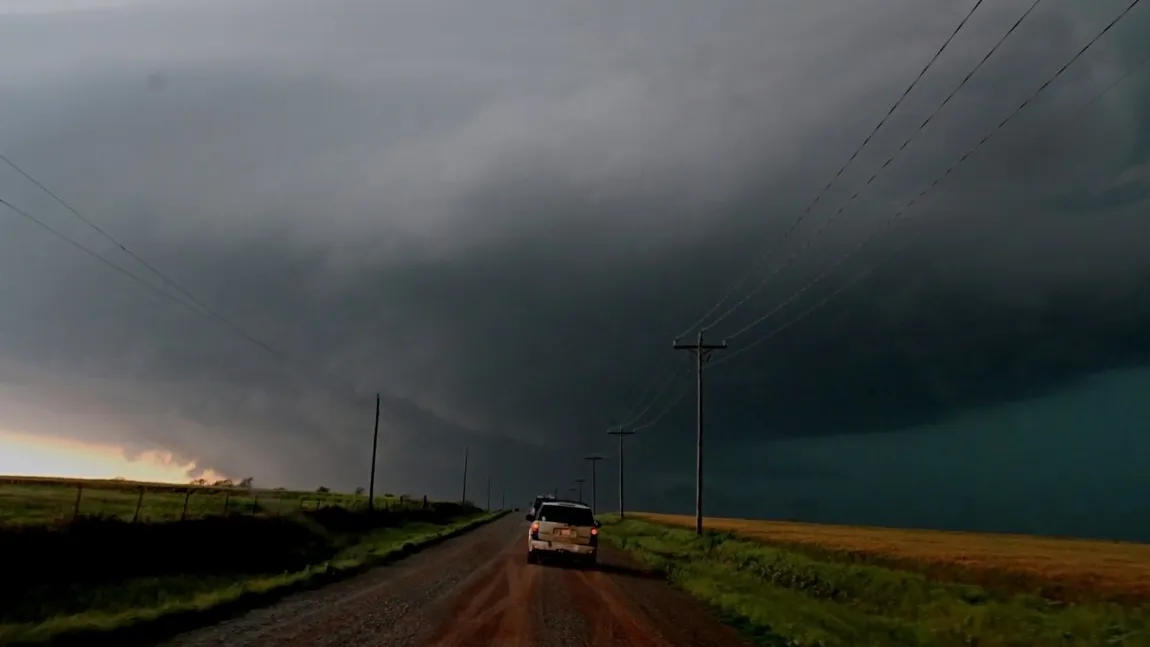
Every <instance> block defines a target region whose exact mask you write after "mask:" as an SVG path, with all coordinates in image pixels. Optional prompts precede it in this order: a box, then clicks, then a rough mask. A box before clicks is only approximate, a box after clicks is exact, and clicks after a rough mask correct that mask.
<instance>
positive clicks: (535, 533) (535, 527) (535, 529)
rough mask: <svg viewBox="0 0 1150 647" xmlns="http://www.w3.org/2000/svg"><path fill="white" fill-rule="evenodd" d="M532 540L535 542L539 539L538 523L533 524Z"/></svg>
mask: <svg viewBox="0 0 1150 647" xmlns="http://www.w3.org/2000/svg"><path fill="white" fill-rule="evenodd" d="M531 538H532V539H534V540H538V539H539V522H538V521H536V522H534V523H532V524H531Z"/></svg>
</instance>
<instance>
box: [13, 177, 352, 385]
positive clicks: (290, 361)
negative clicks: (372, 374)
mask: <svg viewBox="0 0 1150 647" xmlns="http://www.w3.org/2000/svg"><path fill="white" fill-rule="evenodd" d="M0 205H3V206H4V207H7V208H8V210H10V211H11V212H12V213H15V214H16V215H18V216H20V217H22V218H24V219H25V220H27V221H29V222H31V223H33V224H35V225H36V226H37V227H39V228H41V229H43V230H44V231H46V232H48V233H49V234H51V235H53V236H55V237H56V238H58V239H60V240H62V241H64V242H66V243H68V244H69V245H71V246H72V247H73V248H75V249H77V250H79V251H81V252H83V253H84V254H86V255H88V256H90V257H92V258H93V259H95V260H97V261H99V262H100V263H101V264H103V265H104V266H106V267H108V268H109V269H111V270H113V271H115V272H118V273H120V274H122V275H124V276H126V277H128V278H129V279H131V280H132V281H134V282H135V283H137V284H138V285H140V286H142V287H144V288H146V289H148V290H150V291H151V292H153V293H155V294H156V295H158V296H160V297H163V298H165V299H168V300H169V301H171V302H173V303H175V304H177V305H179V306H182V307H184V308H187V309H188V310H189V311H191V312H193V313H195V314H197V315H199V316H201V317H205V318H208V319H212V320H214V321H217V322H222V323H224V324H225V325H226V326H228V329H229V330H231V332H233V333H234V334H236V335H237V336H239V337H240V338H242V339H244V340H245V341H247V342H249V343H251V344H254V345H255V346H257V347H259V348H261V349H262V350H264V351H265V352H267V353H269V354H271V355H272V356H274V357H275V358H276V359H278V360H280V361H281V362H283V363H285V364H286V365H288V366H289V367H291V368H292V369H294V370H296V371H298V372H299V373H300V374H301V375H303V376H304V377H306V378H308V379H311V380H313V381H317V382H320V383H322V385H323V386H324V388H326V389H328V390H330V391H333V393H340V394H341V395H346V394H347V393H351V394H354V393H355V389H351V388H349V387H348V386H346V385H334V384H331V383H326V382H325V380H330V379H331V378H330V377H327V376H324V377H317V375H316V374H314V372H313V371H311V370H309V369H307V368H306V367H304V366H303V365H302V364H301V363H299V362H298V361H296V360H294V359H292V358H291V357H289V356H288V355H286V354H284V353H282V352H280V351H279V350H276V349H275V348H273V347H272V346H270V345H268V344H267V343H265V342H263V341H261V340H259V339H257V338H255V337H253V336H252V335H250V334H248V333H247V332H246V331H244V330H243V329H242V328H240V327H239V326H236V325H235V324H232V323H231V322H230V321H228V320H227V319H225V318H222V317H219V316H215V315H213V314H211V313H210V312H208V311H204V310H201V309H199V308H197V307H195V305H193V304H192V303H188V302H187V301H184V300H183V299H180V298H177V297H176V296H175V295H173V294H172V293H171V292H168V291H166V290H164V289H163V288H160V287H158V286H156V285H155V284H153V283H150V282H148V281H145V280H144V279H142V278H141V277H140V276H139V275H137V274H135V273H133V272H131V271H130V270H128V269H126V268H124V267H123V266H121V265H117V264H116V263H114V262H112V261H111V260H109V259H107V258H105V257H103V256H101V255H100V254H99V253H97V252H95V251H93V250H92V249H90V248H88V247H86V246H84V245H83V244H81V243H79V242H77V241H76V240H74V239H72V238H69V237H68V236H67V235H65V234H64V233H63V232H61V231H60V230H58V229H55V228H54V227H52V226H51V225H49V224H47V223H45V222H44V221H43V220H41V219H39V218H37V217H36V216H34V215H32V214H31V213H29V212H27V211H25V210H24V209H21V208H20V207H17V206H16V205H14V204H12V203H11V202H9V201H8V200H6V199H4V198H0ZM350 401H352V402H355V403H356V404H361V402H360V399H359V398H358V397H354V398H351V400H350Z"/></svg>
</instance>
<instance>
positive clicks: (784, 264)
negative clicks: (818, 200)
mask: <svg viewBox="0 0 1150 647" xmlns="http://www.w3.org/2000/svg"><path fill="white" fill-rule="evenodd" d="M1041 2H1042V0H1034V2H1032V3H1031V5H1030V7H1029V8H1027V10H1026V11H1025V12H1024V13H1023V14H1022V15H1021V16H1020V17H1019V18H1018V20H1016V21H1015V22H1014V24H1013V25H1011V27H1010V29H1008V30H1007V31H1006V33H1005V34H1003V35H1002V37H1001V38H1000V39H999V40H998V42H997V43H995V44H994V46H993V47H991V48H990V50H989V51H988V52H987V53H986V55H985V56H983V57H982V60H980V61H979V62H978V64H977V65H975V66H974V67H973V68H972V69H971V70H970V71H969V72H967V74H966V76H965V77H963V79H962V81H960V82H959V83H958V85H956V86H955V87H954V89H953V90H951V91H950V94H948V95H946V97H945V98H944V99H943V100H942V102H941V103H939V104H938V106H937V107H935V109H934V110H933V111H932V112H931V113H930V114H929V115H927V117H926V119H924V120H923V121H922V123H921V124H919V126H918V128H916V129H915V130H914V131H913V132H912V133H911V134H910V136H909V137H907V138H906V140H905V141H903V143H902V145H901V146H899V147H898V148H897V149H896V150H895V151H894V153H892V154H891V155H890V157H888V158H887V159H886V161H885V162H883V164H882V166H880V167H879V168H878V170H876V171H875V172H874V173H873V174H871V176H870V178H869V179H868V180H867V181H866V183H865V184H863V185H862V186H861V187H859V189H858V190H856V191H855V192H854V194H852V195H851V197H850V198H848V199H847V201H846V202H844V203H843V204H842V205H841V206H840V207H839V208H838V210H837V211H835V212H834V214H832V215H831V217H830V218H828V219H827V220H825V221H824V222H823V223H822V224H821V225H820V226H819V227H818V229H816V230H815V231H814V232H813V233H812V234H811V235H810V236H809V237H808V238H807V239H806V240H805V241H804V242H803V244H802V245H801V246H800V247H799V248H798V249H797V250H795V251H794V252H792V253H791V254H790V255H789V256H788V257H787V258H786V259H784V260H783V262H782V263H781V264H780V265H778V266H777V267H776V268H775V269H774V271H772V272H771V273H770V274H768V275H767V276H766V277H764V278H763V279H762V280H761V281H760V282H759V283H758V284H757V285H756V286H755V287H754V288H752V289H751V291H750V292H748V293H747V294H746V295H744V296H743V297H742V298H741V299H739V300H738V301H737V302H735V304H734V305H732V306H731V307H730V308H728V309H727V310H726V311H724V312H723V314H721V315H719V317H718V318H716V319H715V320H713V321H711V322H710V323H709V324H707V328H714V327H715V326H717V325H718V324H719V323H721V322H722V321H723V320H725V319H726V318H727V317H729V316H730V315H731V314H733V313H734V312H735V311H737V310H738V309H739V308H740V307H742V306H743V305H744V304H746V303H747V301H749V300H750V299H751V298H752V297H754V296H755V295H756V294H758V293H759V292H760V291H762V289H763V288H764V287H766V286H767V285H768V284H769V283H770V282H771V280H772V279H773V278H775V277H776V276H778V275H779V273H780V272H782V271H783V270H784V269H786V268H787V267H788V266H789V265H790V263H791V261H793V260H795V258H797V257H798V256H799V255H800V254H802V253H803V252H804V251H805V250H806V249H807V248H808V247H810V246H811V244H812V243H813V242H814V241H815V240H816V239H818V237H819V236H820V235H822V233H823V232H824V231H825V230H826V229H828V228H829V227H830V226H831V225H832V224H833V223H834V222H835V221H836V220H837V219H838V217H839V216H840V215H842V213H843V211H845V210H846V209H847V207H849V206H850V205H852V204H853V203H854V201H855V200H856V199H857V198H858V197H859V195H861V194H862V193H863V191H865V190H866V189H867V187H869V186H870V185H871V184H872V183H874V181H875V180H876V179H877V178H878V177H879V176H880V175H882V172H883V171H885V170H886V169H887V167H889V166H890V165H891V163H892V162H894V160H895V158H897V157H898V156H899V155H900V154H901V153H902V152H903V151H904V150H906V148H907V147H908V146H910V143H911V142H912V141H914V140H915V139H916V138H917V137H918V135H919V134H921V133H922V132H923V131H924V130H926V127H927V126H928V125H929V124H930V123H931V122H932V121H933V120H934V118H935V117H936V116H938V114H939V113H940V112H942V110H943V108H945V107H946V106H947V105H948V104H949V103H950V101H951V99H953V98H954V97H955V95H957V94H958V93H959V92H960V91H962V89H963V88H964V87H966V84H967V83H968V82H969V81H970V79H971V78H973V77H974V75H975V74H976V73H977V72H978V71H979V70H980V69H982V66H983V65H985V64H986V62H987V61H988V60H990V57H991V56H993V55H994V53H995V52H997V51H998V50H999V48H1001V47H1002V45H1003V43H1005V42H1006V41H1007V39H1009V38H1010V36H1011V35H1012V34H1014V32H1015V31H1017V30H1018V27H1019V26H1020V25H1021V24H1022V23H1023V22H1024V21H1025V20H1026V18H1027V17H1028V16H1030V14H1031V13H1033V12H1034V10H1035V9H1036V8H1037V7H1038V5H1039V4H1040V3H1041Z"/></svg>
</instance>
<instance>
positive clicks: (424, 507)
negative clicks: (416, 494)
mask: <svg viewBox="0 0 1150 647" xmlns="http://www.w3.org/2000/svg"><path fill="white" fill-rule="evenodd" d="M423 509H424V510H426V509H427V495H426V494H425V495H423Z"/></svg>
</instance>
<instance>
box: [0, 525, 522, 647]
mask: <svg viewBox="0 0 1150 647" xmlns="http://www.w3.org/2000/svg"><path fill="white" fill-rule="evenodd" d="M499 514H500V513H484V512H482V511H479V510H477V509H475V508H472V507H465V506H461V505H459V504H454V503H450V504H443V503H435V504H432V505H431V506H429V508H428V509H412V510H397V511H392V512H376V513H373V514H368V513H366V512H364V511H351V510H347V509H344V508H337V507H330V508H323V509H321V510H319V511H316V512H312V511H306V512H303V513H296V514H292V515H286V516H281V517H245V516H231V517H208V518H204V519H193V520H188V521H185V522H182V523H137V524H131V523H125V522H123V521H118V520H107V519H83V518H82V519H80V520H78V521H76V522H73V523H69V524H53V525H42V526H35V525H30V524H26V525H21V526H12V527H8V528H7V529H4V530H0V554H5V555H20V557H21V560H20V562H21V563H22V564H27V565H30V567H29V568H26V569H22V568H20V567H18V566H16V567H14V570H11V569H10V570H9V571H8V572H6V573H5V578H4V586H3V587H0V645H34V644H45V643H48V642H50V641H59V640H60V639H61V637H64V638H67V637H71V638H72V639H73V640H75V639H76V638H77V637H79V638H82V639H83V642H82V644H89V643H94V642H98V641H107V642H112V643H116V642H118V638H117V636H120V637H123V635H124V634H123V633H122V632H124V631H132V630H137V631H138V630H145V631H152V630H154V629H155V628H157V627H158V628H160V635H163V634H166V633H171V632H173V631H177V630H183V629H188V628H190V627H194V626H197V625H199V624H203V623H204V622H209V621H212V620H218V619H219V618H220V616H219V615H218V614H216V612H219V611H221V610H228V609H236V608H246V607H250V606H255V605H257V604H265V603H267V602H270V601H271V600H272V599H274V597H275V596H276V595H279V594H282V593H285V592H290V591H291V590H297V589H298V588H301V587H305V586H313V585H316V584H319V583H323V582H328V581H331V580H332V579H333V578H334V577H336V576H339V575H341V574H349V573H352V572H356V571H358V570H359V569H361V568H363V567H364V566H368V565H372V564H376V563H381V562H382V561H386V560H389V559H394V558H396V557H399V556H402V555H406V554H409V553H411V552H414V551H415V550H418V548H419V547H420V546H422V545H425V544H427V543H430V542H433V541H436V540H438V539H440V538H443V537H445V536H448V535H451V534H455V533H458V532H460V531H462V530H466V529H468V528H470V527H473V526H475V525H478V524H480V523H484V522H486V521H488V520H490V519H491V518H494V517H496V516H499ZM48 564H50V565H51V567H50V568H49V567H46V565H48ZM114 632H121V633H118V634H117V633H114Z"/></svg>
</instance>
